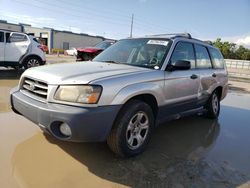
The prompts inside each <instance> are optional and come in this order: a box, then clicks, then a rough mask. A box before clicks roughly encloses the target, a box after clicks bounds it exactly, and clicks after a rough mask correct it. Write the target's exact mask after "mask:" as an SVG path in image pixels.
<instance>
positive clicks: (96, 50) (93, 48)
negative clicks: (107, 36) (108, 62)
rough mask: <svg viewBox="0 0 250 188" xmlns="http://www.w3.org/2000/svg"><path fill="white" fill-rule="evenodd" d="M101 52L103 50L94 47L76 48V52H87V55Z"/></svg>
mask: <svg viewBox="0 0 250 188" xmlns="http://www.w3.org/2000/svg"><path fill="white" fill-rule="evenodd" d="M102 50H103V49H101V48H96V47H87V48H77V51H79V52H87V53H95V52H98V51H102Z"/></svg>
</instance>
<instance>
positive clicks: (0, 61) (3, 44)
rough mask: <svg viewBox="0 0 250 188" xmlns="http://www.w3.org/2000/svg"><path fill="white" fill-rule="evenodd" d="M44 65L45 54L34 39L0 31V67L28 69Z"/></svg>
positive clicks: (24, 35) (20, 34)
mask: <svg viewBox="0 0 250 188" xmlns="http://www.w3.org/2000/svg"><path fill="white" fill-rule="evenodd" d="M45 63H46V57H45V54H44V52H43V50H42V48H41V45H40V44H39V43H38V41H37V40H36V38H35V37H33V36H30V35H27V34H25V33H18V32H11V31H8V30H0V66H4V67H14V68H24V69H28V68H30V67H35V66H39V65H44V64H45Z"/></svg>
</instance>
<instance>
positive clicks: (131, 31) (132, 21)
mask: <svg viewBox="0 0 250 188" xmlns="http://www.w3.org/2000/svg"><path fill="white" fill-rule="evenodd" d="M133 24H134V14H132V20H131V28H130V38H132V36H133Z"/></svg>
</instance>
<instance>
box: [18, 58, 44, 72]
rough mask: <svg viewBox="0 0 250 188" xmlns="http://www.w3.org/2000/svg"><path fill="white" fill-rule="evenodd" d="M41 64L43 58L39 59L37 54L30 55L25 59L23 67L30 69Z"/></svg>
mask: <svg viewBox="0 0 250 188" xmlns="http://www.w3.org/2000/svg"><path fill="white" fill-rule="evenodd" d="M41 64H42V61H41V59H39V58H38V57H35V56H31V57H28V58H26V59H25V60H24V62H23V67H24V69H29V68H32V67H37V66H40V65H41Z"/></svg>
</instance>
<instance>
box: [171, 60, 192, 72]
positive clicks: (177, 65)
mask: <svg viewBox="0 0 250 188" xmlns="http://www.w3.org/2000/svg"><path fill="white" fill-rule="evenodd" d="M190 68H191V63H190V61H186V60H178V61H176V62H174V63H171V64H170V65H169V66H168V70H170V71H174V70H188V69H190Z"/></svg>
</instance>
